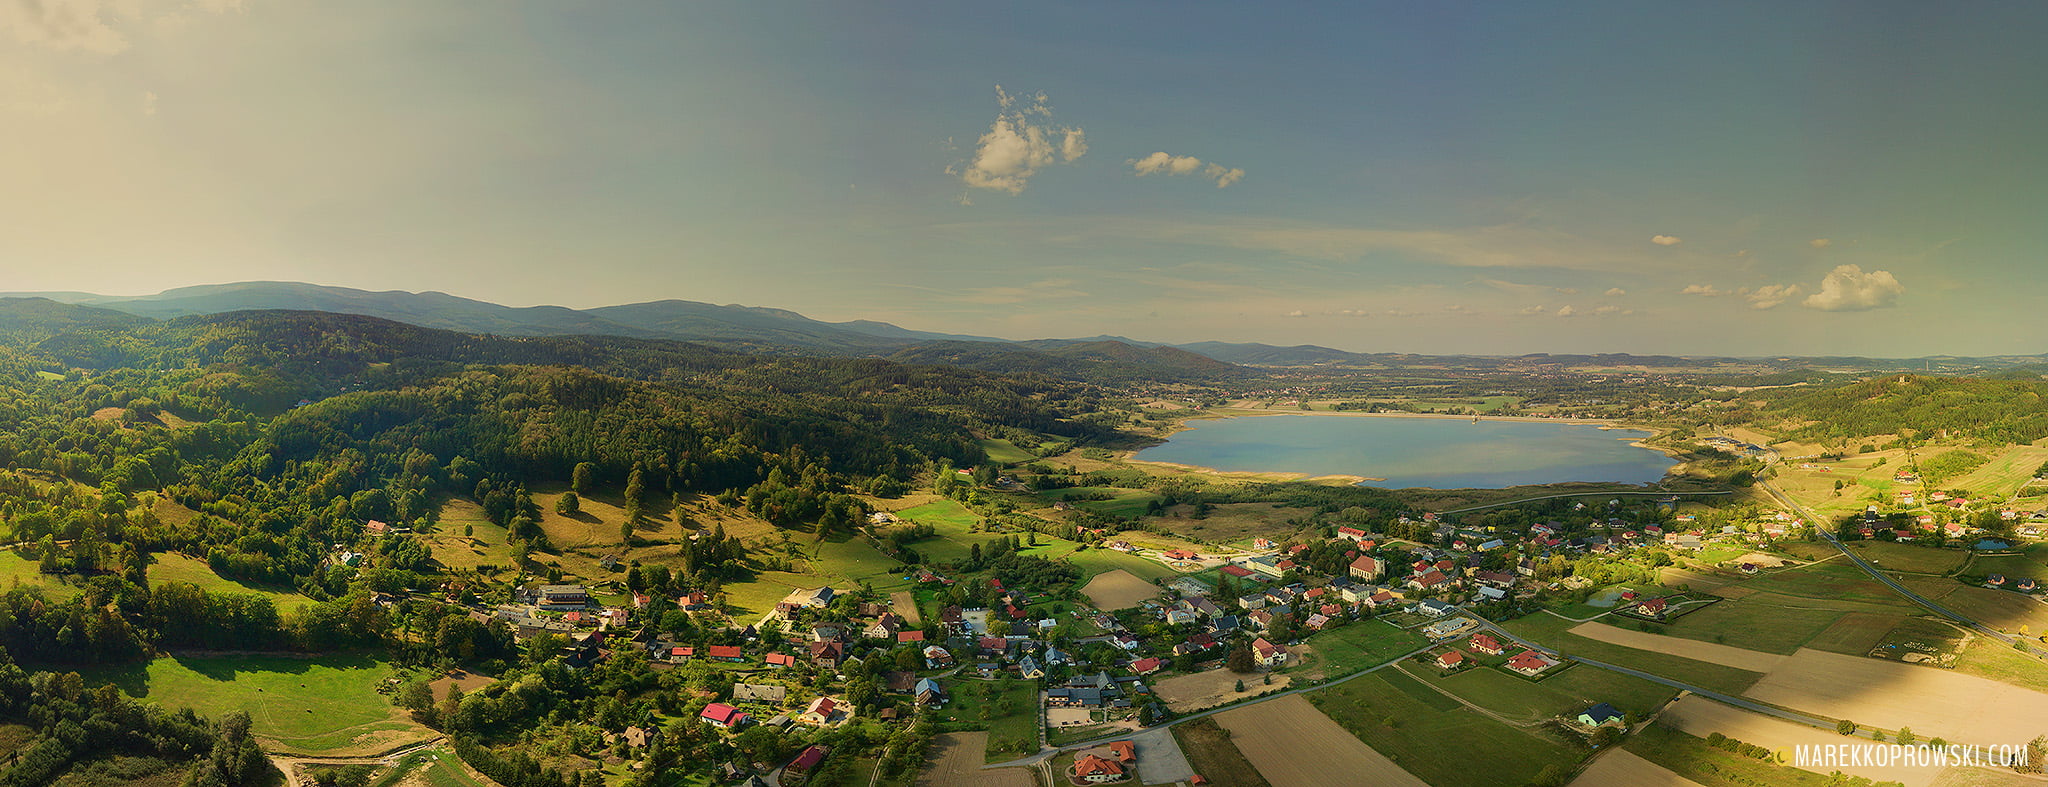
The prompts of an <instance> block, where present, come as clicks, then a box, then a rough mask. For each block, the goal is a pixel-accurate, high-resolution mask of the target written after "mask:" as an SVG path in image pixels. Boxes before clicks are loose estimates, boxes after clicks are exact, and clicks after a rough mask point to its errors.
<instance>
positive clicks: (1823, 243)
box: [1806, 238, 1835, 249]
mask: <svg viewBox="0 0 2048 787" xmlns="http://www.w3.org/2000/svg"><path fill="white" fill-rule="evenodd" d="M1806 245H1808V246H1812V247H1814V248H1816V249H1825V248H1827V247H1829V246H1833V245H1835V242H1834V241H1831V240H1828V239H1827V238H1814V239H1813V240H1810V241H1807V242H1806Z"/></svg>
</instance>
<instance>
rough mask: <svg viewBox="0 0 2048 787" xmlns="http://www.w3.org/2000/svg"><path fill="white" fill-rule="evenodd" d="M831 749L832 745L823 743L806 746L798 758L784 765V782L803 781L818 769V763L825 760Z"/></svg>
mask: <svg viewBox="0 0 2048 787" xmlns="http://www.w3.org/2000/svg"><path fill="white" fill-rule="evenodd" d="M831 751H832V750H831V748H830V747H827V746H826V745H824V744H822V743H818V744H812V745H810V746H806V747H804V750H803V751H802V752H799V753H798V754H797V755H796V759H793V760H790V761H789V764H788V765H785V766H783V767H782V783H783V784H789V783H790V782H791V781H792V780H794V781H796V782H802V781H803V780H804V779H807V778H810V775H811V771H814V770H817V769H818V764H819V763H822V762H824V761H825V755H826V754H827V753H829V752H831Z"/></svg>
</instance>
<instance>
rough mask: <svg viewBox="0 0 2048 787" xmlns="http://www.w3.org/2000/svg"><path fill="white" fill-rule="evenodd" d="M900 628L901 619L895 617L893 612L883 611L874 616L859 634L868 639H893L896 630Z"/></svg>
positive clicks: (901, 624) (901, 626)
mask: <svg viewBox="0 0 2048 787" xmlns="http://www.w3.org/2000/svg"><path fill="white" fill-rule="evenodd" d="M902 628H903V621H902V620H901V619H900V618H897V617H896V614H895V613H893V612H890V613H883V615H882V616H881V617H879V618H876V619H875V622H874V623H872V624H869V625H868V627H867V628H865V629H862V630H861V632H860V633H861V636H863V637H867V638H868V639H893V638H894V637H895V636H896V632H897V631H898V630H899V629H902Z"/></svg>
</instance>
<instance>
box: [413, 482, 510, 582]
mask: <svg viewBox="0 0 2048 787" xmlns="http://www.w3.org/2000/svg"><path fill="white" fill-rule="evenodd" d="M465 527H467V528H468V529H469V530H470V535H469V536H464V535H462V531H463V529H464V528H465ZM420 538H421V539H422V540H424V541H426V542H427V546H428V547H430V548H432V549H433V550H434V559H435V560H436V561H439V562H440V563H441V565H443V566H447V567H448V568H452V569H458V570H463V571H473V570H475V569H476V568H477V567H478V566H483V565H490V566H497V567H499V568H502V569H510V568H512V546H511V544H510V543H508V541H507V538H506V534H505V528H503V527H500V526H498V525H495V524H492V523H491V521H490V520H489V519H487V518H485V517H484V509H483V507H482V506H479V505H477V504H475V503H472V502H470V501H468V500H462V499H455V500H450V501H448V502H446V503H444V504H442V506H441V514H440V524H439V525H437V526H436V527H435V529H434V532H432V533H427V534H424V535H422V536H420Z"/></svg>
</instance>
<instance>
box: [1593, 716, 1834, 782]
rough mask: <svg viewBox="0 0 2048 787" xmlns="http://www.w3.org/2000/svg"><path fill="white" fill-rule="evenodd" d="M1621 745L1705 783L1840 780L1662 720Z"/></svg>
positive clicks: (1638, 732)
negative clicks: (1710, 741)
mask: <svg viewBox="0 0 2048 787" xmlns="http://www.w3.org/2000/svg"><path fill="white" fill-rule="evenodd" d="M1622 748H1623V749H1625V750H1627V751H1629V752H1633V753H1634V754H1635V755H1636V756H1638V757H1642V758H1643V759H1645V760H1649V761H1650V762H1654V763H1656V764H1658V765H1661V766H1663V767H1664V768H1665V769H1667V770H1669V771H1671V772H1672V773H1676V774H1678V775H1679V776H1682V777H1685V778H1687V779H1691V780H1693V781H1695V782H1698V783H1699V784H1701V785H1703V786H1704V787H1751V785H1757V784H1773V785H1790V787H1828V785H1835V784H1840V782H1838V781H1835V780H1833V779H1830V778H1829V777H1827V776H1823V775H1821V774H1818V773H1814V772H1812V771H1803V770H1800V769H1798V768H1793V767H1790V766H1785V765H1777V764H1773V763H1768V762H1764V761H1763V760H1759V759H1756V758H1754V757H1745V756H1743V755H1740V754H1736V753H1735V752H1731V751H1726V750H1723V749H1716V748H1714V747H1712V746H1708V745H1707V741H1706V740H1705V739H1704V738H1696V737H1693V736H1691V735H1687V734H1685V733H1683V732H1679V731H1678V730H1674V729H1671V728H1669V727H1665V726H1664V725H1663V724H1652V725H1649V726H1647V727H1644V728H1643V729H1641V730H1639V731H1637V732H1636V734H1635V735H1634V736H1633V737H1631V738H1629V740H1628V742H1627V743H1624V744H1622Z"/></svg>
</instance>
